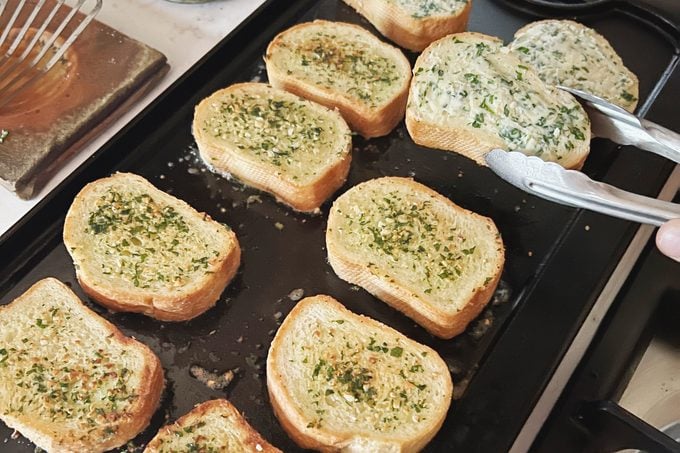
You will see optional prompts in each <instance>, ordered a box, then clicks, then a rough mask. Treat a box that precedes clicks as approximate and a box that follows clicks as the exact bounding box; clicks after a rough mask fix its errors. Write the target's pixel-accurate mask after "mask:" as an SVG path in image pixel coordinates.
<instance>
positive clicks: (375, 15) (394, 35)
mask: <svg viewBox="0 0 680 453" xmlns="http://www.w3.org/2000/svg"><path fill="white" fill-rule="evenodd" d="M344 2H345V3H347V4H348V5H350V6H351V7H352V8H354V9H356V10H357V11H358V12H359V13H360V14H361V15H363V16H364V17H366V19H368V20H369V22H371V24H373V26H374V27H375V28H377V29H378V31H380V33H382V34H383V35H385V36H386V37H388V38H389V39H391V40H392V41H394V42H396V43H397V44H399V45H400V46H401V47H405V48H407V49H410V50H414V51H418V52H420V51H422V50H423V49H424V48H426V47H427V46H428V45H430V43H431V42H432V41H436V40H437V39H439V38H443V37H444V36H446V35H450V34H451V33H459V32H462V31H465V29H466V28H467V23H468V18H469V17H470V9H471V7H472V0H426V1H424V0H344Z"/></svg>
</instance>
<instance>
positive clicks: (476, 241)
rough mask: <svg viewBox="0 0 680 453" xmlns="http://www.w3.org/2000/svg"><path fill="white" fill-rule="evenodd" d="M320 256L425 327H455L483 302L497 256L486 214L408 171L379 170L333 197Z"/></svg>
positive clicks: (447, 330)
mask: <svg viewBox="0 0 680 453" xmlns="http://www.w3.org/2000/svg"><path fill="white" fill-rule="evenodd" d="M326 248H327V250H328V261H329V262H330V264H331V267H333V270H334V271H335V273H336V274H337V275H338V276H339V277H340V278H342V279H343V280H345V281H347V282H349V283H353V284H355V285H358V286H361V287H362V288H364V289H366V290H367V291H368V292H370V293H371V294H373V295H374V296H376V297H377V298H379V299H380V300H382V301H384V302H386V303H387V304H389V305H391V306H392V307H394V308H396V309H397V310H399V311H401V312H402V313H404V314H405V315H406V316H409V317H410V318H412V319H413V320H414V321H416V322H417V323H418V324H420V325H421V326H423V327H424V328H425V329H427V330H428V331H429V332H431V333H432V334H434V335H436V336H438V337H441V338H451V337H453V336H455V335H458V334H460V333H461V332H463V331H464V330H465V328H466V326H467V325H468V323H470V321H472V320H473V319H474V318H475V317H476V316H477V315H478V314H479V313H480V312H481V310H482V309H483V308H484V306H485V305H486V304H487V303H488V301H489V299H490V298H491V296H492V295H493V292H494V290H495V288H496V285H497V284H498V281H499V279H500V276H501V272H502V269H503V263H504V260H505V254H504V248H503V242H502V241H501V237H500V234H499V232H498V230H497V229H496V226H495V225H494V223H493V221H492V220H491V219H489V218H486V217H482V216H480V215H478V214H475V213H473V212H470V211H468V210H465V209H463V208H461V207H459V206H457V205H455V204H454V203H453V202H451V201H450V200H449V199H447V198H446V197H444V196H442V195H440V194H438V193H437V192H435V191H433V190H432V189H430V188H428V187H426V186H424V185H422V184H419V183H417V182H415V181H413V180H411V179H407V178H398V177H384V178H378V179H373V180H370V181H367V182H364V183H362V184H359V185H357V186H355V187H353V188H351V189H350V190H348V191H347V192H345V193H344V194H342V195H341V196H340V197H338V199H337V200H335V203H333V207H332V208H331V212H330V214H329V217H328V227H327V229H326Z"/></svg>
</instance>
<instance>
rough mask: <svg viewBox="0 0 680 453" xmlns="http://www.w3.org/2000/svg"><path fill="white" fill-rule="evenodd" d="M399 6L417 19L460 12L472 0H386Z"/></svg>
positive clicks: (452, 14)
mask: <svg viewBox="0 0 680 453" xmlns="http://www.w3.org/2000/svg"><path fill="white" fill-rule="evenodd" d="M385 2H387V3H392V4H394V5H396V6H398V7H399V8H400V9H402V10H403V11H406V13H408V14H410V15H411V16H412V17H413V18H415V19H423V18H427V17H432V16H454V15H456V14H459V13H460V12H461V11H462V10H463V9H464V8H465V7H466V6H467V4H468V3H469V2H470V0H385Z"/></svg>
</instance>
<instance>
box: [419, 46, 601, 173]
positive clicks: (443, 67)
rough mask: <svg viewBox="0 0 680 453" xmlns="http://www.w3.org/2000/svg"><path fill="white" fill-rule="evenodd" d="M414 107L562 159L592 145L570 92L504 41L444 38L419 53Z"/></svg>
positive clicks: (445, 124) (500, 141) (443, 121)
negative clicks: (551, 84)
mask: <svg viewBox="0 0 680 453" xmlns="http://www.w3.org/2000/svg"><path fill="white" fill-rule="evenodd" d="M408 108H409V111H410V112H411V114H413V115H414V116H415V118H416V119H418V120H419V121H424V122H427V123H431V124H435V125H437V126H438V127H441V128H446V129H464V130H466V131H467V132H468V133H469V134H475V135H477V136H479V137H483V141H485V142H491V143H494V144H495V145H494V146H497V147H503V148H504V149H507V150H509V151H520V152H522V153H525V154H528V155H536V156H540V157H541V158H542V159H544V160H548V161H555V162H561V161H563V160H566V159H565V158H566V157H567V156H568V155H569V154H570V153H571V152H572V151H573V150H575V149H576V150H582V149H583V148H584V147H585V148H586V149H587V148H588V143H589V141H590V123H589V120H588V117H587V116H586V113H585V112H584V111H583V109H582V107H581V106H580V105H579V103H578V102H577V101H576V100H575V99H574V98H573V97H572V96H571V95H569V94H567V93H564V92H561V91H559V90H557V89H556V88H553V87H549V86H547V85H545V84H544V83H543V82H542V81H541V80H540V79H539V78H538V76H537V75H536V74H535V73H534V72H533V71H532V70H531V69H530V68H529V67H528V66H527V65H526V64H525V63H524V62H522V61H521V60H519V59H518V58H517V57H515V56H514V55H513V54H511V53H510V51H509V50H508V49H507V48H505V47H503V46H502V43H501V41H500V40H495V39H491V38H488V39H483V38H480V37H478V35H476V34H472V33H465V34H461V35H452V36H450V37H447V38H443V39H441V40H439V41H437V42H436V43H434V44H433V45H432V46H430V47H429V48H428V50H427V51H425V52H424V53H423V54H422V55H421V56H420V57H419V59H418V63H417V65H416V70H415V72H414V77H413V82H412V84H411V93H410V97H409V107H408Z"/></svg>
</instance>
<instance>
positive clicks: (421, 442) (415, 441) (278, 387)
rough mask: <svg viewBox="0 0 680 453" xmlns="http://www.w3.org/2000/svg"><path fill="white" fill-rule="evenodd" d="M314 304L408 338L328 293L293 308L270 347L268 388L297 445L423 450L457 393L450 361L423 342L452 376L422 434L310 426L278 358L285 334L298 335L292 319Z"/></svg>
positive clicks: (320, 448)
mask: <svg viewBox="0 0 680 453" xmlns="http://www.w3.org/2000/svg"><path fill="white" fill-rule="evenodd" d="M313 304H324V305H330V306H332V307H333V308H335V309H337V310H340V311H341V312H343V314H344V315H346V316H347V317H352V318H353V319H356V320H357V321H358V322H359V323H360V324H362V325H365V326H366V327H370V328H375V329H379V330H383V331H388V332H390V333H396V334H398V335H399V336H402V337H404V336H403V335H402V334H401V333H399V332H397V331H396V330H394V329H392V328H391V327H389V326H386V325H384V324H382V323H380V322H379V321H376V320H374V319H372V318H369V317H367V316H363V315H358V314H355V313H353V312H351V311H350V310H348V309H346V308H345V307H344V306H343V305H342V304H341V303H340V302H338V301H337V300H335V299H334V298H332V297H330V296H327V295H322V294H321V295H316V296H312V297H306V298H305V299H303V300H301V301H300V302H298V304H297V305H296V306H295V307H293V309H292V310H291V312H290V313H289V314H288V316H286V319H284V322H283V323H282V324H281V327H279V330H278V331H277V333H276V336H275V337H274V339H273V340H272V343H271V346H270V348H269V354H268V355H267V391H268V393H269V400H270V403H271V405H272V408H273V410H274V414H275V415H276V418H277V419H278V420H279V423H280V424H281V426H282V427H283V428H284V430H285V431H286V433H287V434H288V435H289V436H290V438H291V439H293V440H294V441H295V443H296V444H298V445H299V446H301V447H302V448H307V449H312V450H316V451H321V452H340V451H385V452H388V451H400V452H403V453H410V452H417V451H420V450H421V449H423V448H424V447H425V445H427V443H428V442H430V440H432V438H433V437H434V436H435V435H436V433H437V432H438V431H439V429H440V428H441V426H442V424H443V423H444V420H445V419H446V414H447V412H448V409H449V405H450V402H451V397H452V396H453V383H452V381H451V377H450V374H449V372H448V368H447V366H446V364H445V363H444V361H443V360H442V359H441V358H440V357H439V355H438V354H437V352H436V351H434V350H433V349H431V348H429V347H427V346H425V345H422V344H419V346H421V347H423V348H425V349H426V350H427V352H428V353H429V354H428V357H429V356H431V357H437V358H438V360H439V361H440V362H441V367H442V368H443V369H444V370H446V373H445V374H444V375H445V376H446V377H447V378H448V379H447V380H446V381H445V382H443V385H444V389H445V390H444V393H445V397H444V399H445V401H446V402H445V404H444V405H443V406H442V407H441V410H440V411H439V414H437V418H436V419H434V420H431V422H430V424H429V425H428V426H427V429H425V430H424V431H423V432H422V433H420V435H419V436H418V437H416V438H412V439H409V440H406V441H402V442H400V441H399V440H396V439H386V438H375V439H371V438H366V437H361V436H358V435H354V434H353V433H346V432H340V433H334V432H330V431H328V430H325V429H321V428H318V427H309V426H308V421H309V420H306V419H305V418H304V417H303V415H302V414H301V413H300V412H299V411H298V410H297V409H296V408H295V406H294V404H292V402H294V399H293V397H292V395H291V394H290V391H289V389H288V388H287V385H286V383H285V379H284V374H283V372H282V371H279V369H278V367H277V365H276V360H277V358H278V354H279V351H278V349H279V348H280V347H281V344H282V342H283V341H284V339H285V337H287V336H289V335H294V334H295V333H294V332H293V323H292V321H291V320H292V319H294V318H295V317H297V316H299V315H301V314H302V313H303V311H304V310H305V309H306V308H307V307H308V306H309V305H313ZM404 338H405V339H406V341H408V342H411V343H415V342H414V341H413V340H410V339H408V338H406V337H404Z"/></svg>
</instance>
